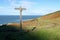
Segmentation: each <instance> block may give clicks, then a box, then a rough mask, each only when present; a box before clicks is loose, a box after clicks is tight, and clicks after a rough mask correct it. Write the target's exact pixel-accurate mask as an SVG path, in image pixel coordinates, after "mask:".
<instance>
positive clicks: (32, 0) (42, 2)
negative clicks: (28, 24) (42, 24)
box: [0, 0, 60, 15]
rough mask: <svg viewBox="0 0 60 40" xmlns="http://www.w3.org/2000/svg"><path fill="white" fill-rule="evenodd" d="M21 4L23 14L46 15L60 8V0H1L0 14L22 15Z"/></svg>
mask: <svg viewBox="0 0 60 40" xmlns="http://www.w3.org/2000/svg"><path fill="white" fill-rule="evenodd" d="M20 6H21V7H23V8H26V10H23V12H22V15H46V14H49V13H52V12H55V11H58V10H60V0H0V15H20V12H19V10H15V8H19V7H20Z"/></svg>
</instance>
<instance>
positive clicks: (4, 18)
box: [0, 15, 40, 24]
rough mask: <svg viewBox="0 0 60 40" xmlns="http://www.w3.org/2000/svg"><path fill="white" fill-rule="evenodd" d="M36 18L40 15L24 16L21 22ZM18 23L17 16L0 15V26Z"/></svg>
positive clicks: (18, 17)
mask: <svg viewBox="0 0 60 40" xmlns="http://www.w3.org/2000/svg"><path fill="white" fill-rule="evenodd" d="M38 17H40V15H30V16H27V15H25V16H22V21H24V20H30V19H34V18H38ZM19 21H20V16H17V15H0V24H6V23H11V22H17V23H19Z"/></svg>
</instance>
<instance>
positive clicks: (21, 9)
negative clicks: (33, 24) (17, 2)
mask: <svg viewBox="0 0 60 40" xmlns="http://www.w3.org/2000/svg"><path fill="white" fill-rule="evenodd" d="M15 9H16V10H19V11H20V32H22V11H23V10H26V8H22V7H20V8H15Z"/></svg>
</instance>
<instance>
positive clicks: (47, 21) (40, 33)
mask: <svg viewBox="0 0 60 40" xmlns="http://www.w3.org/2000/svg"><path fill="white" fill-rule="evenodd" d="M22 24H23V35H21V34H20V32H19V24H17V23H12V24H7V27H8V28H10V27H13V28H11V30H12V29H13V31H12V32H1V33H0V35H1V36H0V38H1V39H3V38H5V37H6V38H7V40H8V39H11V40H60V11H56V12H54V13H51V14H47V15H44V16H42V17H40V18H37V19H33V20H30V21H25V22H23V23H22ZM1 27H2V26H1ZM3 27H6V26H3ZM8 28H7V29H8ZM2 29H3V28H2ZM14 29H15V30H14ZM17 29H18V30H17ZM5 30H6V28H5ZM16 30H17V31H18V32H15V31H16ZM6 31H7V30H6ZM3 35H4V36H3ZM6 35H7V36H6ZM3 40H4V39H3Z"/></svg>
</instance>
